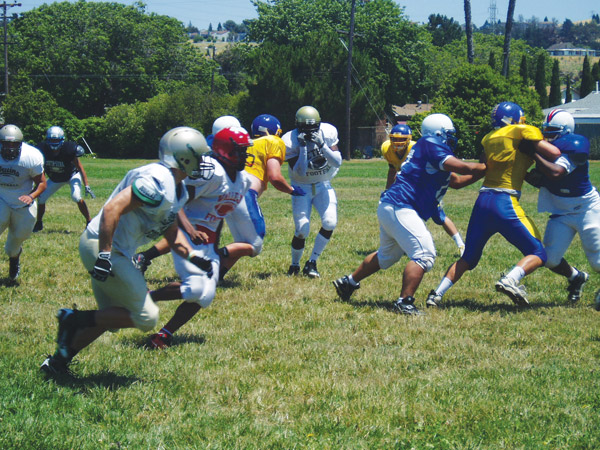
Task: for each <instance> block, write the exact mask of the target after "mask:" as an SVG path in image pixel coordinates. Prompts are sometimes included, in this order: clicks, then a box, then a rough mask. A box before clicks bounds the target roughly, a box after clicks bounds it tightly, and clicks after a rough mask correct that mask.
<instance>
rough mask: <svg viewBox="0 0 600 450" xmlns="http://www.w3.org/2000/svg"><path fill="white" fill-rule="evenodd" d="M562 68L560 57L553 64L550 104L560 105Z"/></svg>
mask: <svg viewBox="0 0 600 450" xmlns="http://www.w3.org/2000/svg"><path fill="white" fill-rule="evenodd" d="M560 102H561V95H560V69H559V64H558V59H555V60H554V63H553V64H552V78H551V79H550V96H549V98H548V106H557V105H560Z"/></svg>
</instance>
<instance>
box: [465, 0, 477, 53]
mask: <svg viewBox="0 0 600 450" xmlns="http://www.w3.org/2000/svg"><path fill="white" fill-rule="evenodd" d="M465 31H466V33H467V61H469V64H473V60H474V59H475V54H474V53H475V51H474V49H473V24H472V23H471V0H465Z"/></svg>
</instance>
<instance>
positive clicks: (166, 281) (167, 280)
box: [146, 276, 181, 286]
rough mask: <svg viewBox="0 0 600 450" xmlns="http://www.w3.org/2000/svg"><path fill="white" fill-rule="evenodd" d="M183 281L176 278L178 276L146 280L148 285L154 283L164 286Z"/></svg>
mask: <svg viewBox="0 0 600 450" xmlns="http://www.w3.org/2000/svg"><path fill="white" fill-rule="evenodd" d="M179 281H181V278H179V277H176V276H172V277H160V278H150V277H148V278H146V284H149V283H154V284H160V285H161V286H162V285H166V284H169V283H175V282H179Z"/></svg>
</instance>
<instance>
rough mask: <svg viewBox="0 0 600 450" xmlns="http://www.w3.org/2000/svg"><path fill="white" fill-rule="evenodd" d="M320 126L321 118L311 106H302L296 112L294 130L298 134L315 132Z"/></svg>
mask: <svg viewBox="0 0 600 450" xmlns="http://www.w3.org/2000/svg"><path fill="white" fill-rule="evenodd" d="M320 125H321V116H320V115H319V111H317V110H316V109H315V108H313V107H312V106H303V107H302V108H300V109H299V110H298V111H296V128H297V129H298V132H300V133H307V132H308V133H310V132H311V131H316V130H318V129H319V126H320Z"/></svg>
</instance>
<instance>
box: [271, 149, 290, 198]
mask: <svg viewBox="0 0 600 450" xmlns="http://www.w3.org/2000/svg"><path fill="white" fill-rule="evenodd" d="M267 177H268V180H269V183H271V184H272V185H273V187H274V188H275V189H277V190H278V191H281V192H283V193H285V194H291V193H292V192H294V188H292V186H290V185H289V184H288V182H287V181H286V179H285V178H284V177H283V175H282V174H281V162H280V161H279V160H278V159H277V158H269V159H267Z"/></svg>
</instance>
